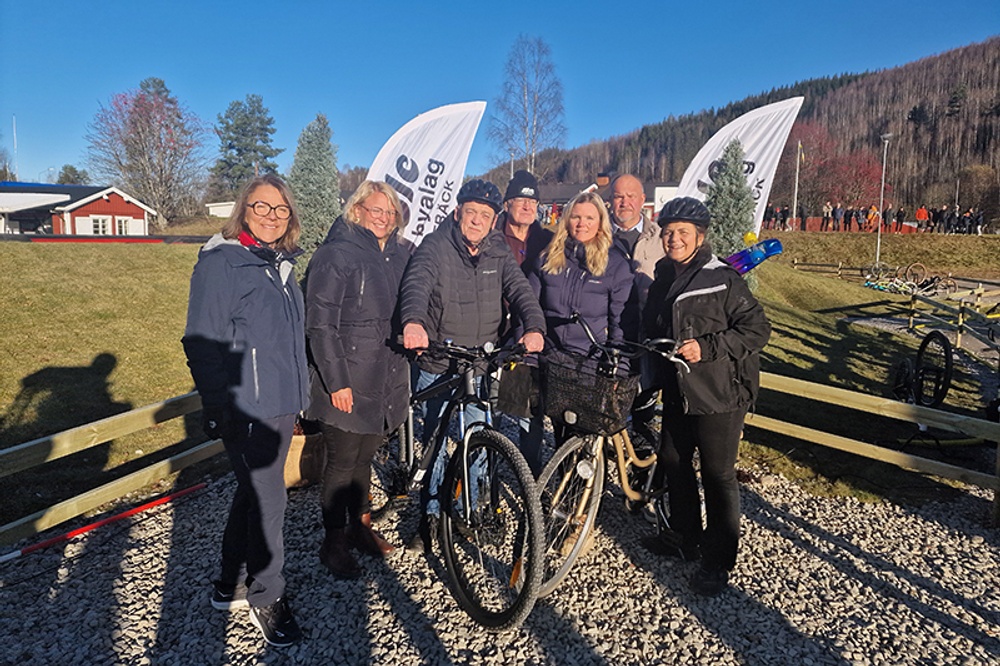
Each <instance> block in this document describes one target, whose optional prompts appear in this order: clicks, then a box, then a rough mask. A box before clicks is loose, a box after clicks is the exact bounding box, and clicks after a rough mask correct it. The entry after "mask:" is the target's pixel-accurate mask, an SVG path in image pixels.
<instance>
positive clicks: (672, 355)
mask: <svg viewBox="0 0 1000 666" xmlns="http://www.w3.org/2000/svg"><path fill="white" fill-rule="evenodd" d="M570 321H573V322H576V323H578V324H580V326H582V327H583V331H584V333H586V334H587V339H588V340H590V345H591V347H592V348H593V349H596V350H598V351H599V352H601V353H602V354H603V355H604V356H605V358H607V359H608V361H609V362H611V363H613V364H614V365H615V367H617V365H618V362H619V359H620V357H622V356H624V357H625V358H628V359H636V358H639V357H640V356H642V355H643V354H658V355H659V356H662V357H663V358H665V359H667V360H668V361H670V362H672V363H676V364H677V365H680V366H681V367H683V368H684V371H685V372H691V367H690V366H689V365H688V364H687V362H686V361H685V360H684V359H683V358H680V357H679V356H677V348H678V347H680V343H679V342H678V341H677V340H673V339H671V338H651V339H647V340H644V341H642V342H631V341H628V340H621V341H618V342H612V341H608V342H605V343H603V344H602V343H600V342H598V341H597V338H595V337H594V332H593V331H592V330H590V326H588V325H587V322H586V321H584V320H583V317H581V316H580V313H579V312H574V313H573V314H571V315H570Z"/></svg>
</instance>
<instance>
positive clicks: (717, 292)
mask: <svg viewBox="0 0 1000 666" xmlns="http://www.w3.org/2000/svg"><path fill="white" fill-rule="evenodd" d="M657 222H658V224H659V226H660V228H661V232H660V239H661V241H662V243H663V250H664V252H665V254H666V257H665V258H664V259H663V260H661V261H660V262H659V263H658V264H657V265H656V277H655V279H654V281H653V285H652V286H651V287H650V289H649V295H648V299H647V301H646V307H645V310H644V311H643V329H644V331H645V333H646V334H647V335H648V336H649V337H653V338H659V337H665V338H673V339H676V340H678V341H680V346H679V348H678V350H677V355H678V356H679V357H680V358H682V359H684V361H685V362H686V363H687V366H688V367H689V368H690V370H689V371H687V370H685V368H684V367H681V366H679V365H678V364H674V363H671V362H669V361H666V360H664V359H659V358H656V359H655V360H656V377H657V384H658V385H659V386H660V387H661V388H662V391H663V431H662V433H661V444H660V452H659V457H658V463H657V470H656V471H657V474H658V475H659V474H661V473H665V475H666V481H667V490H668V495H669V502H670V519H669V523H670V524H669V527H667V526H661V528H662V529H661V532H660V534H658V535H657V536H656V537H654V538H652V539H650V540H648V541H647V546H649V547H650V548H651V549H652V550H654V551H657V552H660V553H662V554H667V555H676V556H680V557H682V558H683V559H686V560H697V559H701V567H700V568H699V570H698V571H697V573H695V575H694V577H693V578H692V580H691V587H692V589H693V590H694V591H695V592H697V593H699V594H704V595H708V596H714V595H716V594H719V593H720V592H722V591H723V590H725V589H726V587H727V586H728V584H729V572H730V571H731V570H732V569H733V567H734V566H735V565H736V553H737V550H738V545H739V534H740V496H739V484H738V483H737V481H736V455H737V450H738V448H739V442H740V433H741V432H742V429H743V418H744V416H745V415H746V412H747V409H749V408H750V406H751V405H752V404H753V402H754V400H755V399H756V397H757V391H758V388H759V386H760V359H759V353H760V350H761V349H763V348H764V345H765V344H767V339H768V337H769V336H770V334H771V327H770V324H768V322H767V317H766V316H765V315H764V310H763V309H762V308H761V306H760V304H759V303H758V302H757V300H756V299H755V298H754V297H753V294H751V293H750V290H749V288H747V285H746V283H745V282H744V281H743V278H742V277H740V275H739V274H738V273H737V272H736V271H735V270H733V269H732V268H731V267H729V266H728V265H727V264H725V263H724V262H722V261H721V260H720V259H719V258H718V257H716V256H715V255H714V254H712V250H711V247H710V246H709V245H708V243H707V242H706V236H707V234H708V227H709V224H710V215H709V212H708V209H707V208H706V207H705V205H704V204H703V203H701V202H700V201H698V200H697V199H693V198H691V197H680V198H677V199H673V200H671V201H669V202H667V204H666V205H665V206H664V207H663V210H662V211H660V215H659V218H658V220H657ZM695 450H697V451H698V454H699V460H700V467H701V483H702V487H703V488H704V493H705V511H706V514H707V524H706V525H702V517H701V508H700V507H701V502H700V500H699V497H698V481H697V478H696V476H695V471H694V467H693V464H692V459H693V456H694V452H695Z"/></svg>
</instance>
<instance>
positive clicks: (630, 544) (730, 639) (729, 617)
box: [601, 487, 851, 665]
mask: <svg viewBox="0 0 1000 666" xmlns="http://www.w3.org/2000/svg"><path fill="white" fill-rule="evenodd" d="M741 492H744V493H745V492H746V490H745V488H743V487H741ZM612 501H614V502H615V503H617V504H619V505H620V502H621V499H620V497H618V496H616V497H614V499H613V500H612V498H610V497H605V499H604V505H603V506H602V509H601V510H602V512H604V511H607V510H608V509H609V508H610V509H612V510H616V511H624V509H622V508H620V506H615V507H609V506H607V505H608V504H610V503H611V502H612ZM632 528H634V529H632ZM601 529H602V530H603V531H604V532H605V534H607V535H608V536H610V537H611V538H612V539H614V540H615V541H616V542H617V543H618V544H619V545H620V547H621V548H622V550H623V551H624V552H625V553H626V555H627V556H628V558H629V559H630V560H631V561H632V562H633V563H635V565H636V566H637V567H639V568H640V569H644V570H646V571H648V572H649V573H650V574H651V575H652V576H654V578H655V579H656V581H657V583H658V584H659V585H660V586H661V587H662V588H663V589H664V590H665V591H666V592H667V594H668V595H669V596H670V597H672V598H673V599H675V600H676V602H677V603H678V604H679V605H683V606H684V607H685V608H686V609H687V610H688V612H690V613H691V614H692V615H693V616H694V617H695V618H697V620H698V621H699V622H700V623H701V624H702V625H703V626H704V627H705V628H706V629H707V630H708V631H710V632H712V633H714V634H715V635H716V636H717V637H718V638H719V639H720V640H721V641H722V642H724V643H725V644H726V645H727V646H728V647H729V648H730V649H731V650H732V651H733V652H734V653H735V655H736V660H737V662H739V663H741V664H776V663H787V664H801V663H819V664H834V665H839V664H844V665H846V664H850V663H851V662H850V660H848V659H845V658H844V657H843V656H842V655H841V654H840V651H839V650H838V649H837V648H836V647H835V646H833V645H832V644H827V642H826V641H824V640H823V639H822V638H819V637H814V636H807V635H806V634H803V633H802V632H800V631H799V630H798V629H796V628H795V627H793V626H792V625H791V624H790V623H789V622H788V620H787V619H786V618H785V617H784V616H783V615H782V614H781V612H779V611H778V610H776V609H774V608H771V607H769V606H767V605H765V604H762V603H761V602H759V601H758V600H756V599H754V598H753V597H751V596H749V595H747V594H746V593H745V592H743V591H742V590H740V589H739V588H738V587H730V589H729V590H727V591H726V592H724V593H723V594H722V595H720V596H719V597H715V598H706V597H701V596H699V595H697V594H695V593H694V592H692V591H691V590H690V588H689V584H688V580H689V578H690V576H691V575H693V574H694V572H695V570H696V567H697V565H696V564H693V563H682V562H678V561H676V560H671V559H667V558H664V557H662V556H659V555H655V554H653V553H651V552H649V551H648V550H646V549H645V548H644V547H643V546H642V545H641V543H640V541H639V539H640V537H641V536H642V535H644V534H651V533H652V529H651V527H650V526H649V524H648V523H645V522H644V521H643V519H642V518H640V517H638V516H633V517H631V519H627V518H626V519H624V520H602V521H601ZM685 633H686V632H685V630H684V627H683V626H681V627H679V628H678V629H676V630H675V632H674V633H673V634H672V635H669V634H668V635H659V636H657V637H656V638H658V639H659V640H660V641H662V648H661V649H662V650H663V653H661V654H669V653H667V650H668V649H676V648H675V647H674V645H673V644H674V643H678V644H682V643H683V642H684V639H685ZM674 656H677V655H674ZM807 659H808V660H811V661H810V662H806V660H807Z"/></svg>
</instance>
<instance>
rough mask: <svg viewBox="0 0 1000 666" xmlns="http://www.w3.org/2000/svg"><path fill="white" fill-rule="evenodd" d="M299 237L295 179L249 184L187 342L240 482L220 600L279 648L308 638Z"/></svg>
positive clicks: (208, 250) (210, 270) (212, 251)
mask: <svg viewBox="0 0 1000 666" xmlns="http://www.w3.org/2000/svg"><path fill="white" fill-rule="evenodd" d="M298 237H299V220H298V216H297V215H296V213H295V207H294V205H293V203H292V197H291V192H290V191H289V190H288V187H287V185H285V183H284V182H283V181H282V180H281V179H279V178H278V177H276V176H273V175H266V176H260V177H258V178H254V179H253V180H252V181H250V183H248V184H247V185H246V187H244V188H243V191H242V192H241V194H240V196H239V199H238V200H237V201H236V204H235V206H234V207H233V213H232V215H231V216H230V218H229V221H228V222H226V225H225V227H224V228H223V230H222V233H221V234H216V235H215V236H213V237H212V239H211V240H209V242H208V243H207V244H206V245H205V247H203V248H202V250H201V253H200V254H199V255H198V263H197V265H196V266H195V267H194V273H193V274H192V276H191V295H190V299H189V301H188V316H187V326H186V328H185V331H184V339H183V343H184V352H185V353H186V354H187V359H188V366H189V367H190V368H191V376H192V378H193V379H194V383H195V386H196V387H197V389H198V393H199V394H201V401H202V415H203V426H204V429H205V433H206V434H207V435H208V436H209V437H212V438H220V437H221V438H222V442H223V444H224V445H225V447H226V453H227V454H228V455H229V460H230V462H231V464H232V467H233V473H234V475H235V476H236V484H237V485H236V494H235V495H234V497H233V504H232V508H231V509H230V512H229V519H228V521H227V523H226V529H225V533H224V534H223V537H222V563H221V575H220V577H219V579H218V580H217V581H215V583H214V586H215V589H214V591H213V594H212V605H213V606H214V607H215V608H219V609H229V608H238V607H246V606H247V605H249V607H250V618H251V620H252V621H253V623H254V624H255V625H256V626H257V627H258V628H259V629H260V630H261V632H262V633H263V634H264V639H265V640H266V641H267V642H268V643H271V644H272V645H277V646H287V645H291V644H292V643H294V642H296V641H297V640H298V639H299V638H300V636H301V632H300V630H299V627H298V624H297V623H296V622H295V618H294V617H293V616H292V613H291V610H290V608H289V606H288V603H287V601H286V598H285V579H284V577H283V576H282V573H281V571H282V568H283V565H284V547H283V539H282V526H283V524H284V515H285V503H286V495H285V482H284V465H285V458H286V456H287V455H288V448H289V446H290V443H291V439H292V429H293V427H294V425H295V418H296V416H297V415H298V413H299V411H300V410H302V409H303V408H304V407H305V406H306V401H307V399H308V398H307V394H306V354H305V332H304V325H303V324H304V317H303V303H302V293H301V292H300V291H299V287H298V284H297V283H296V282H295V277H294V274H293V272H292V264H293V263H294V257H295V256H296V255H297V254H299V253H300V250H298V248H297V247H296V242H297V240H298ZM244 568H245V570H246V579H245V587H246V589H245V596H244V590H243V587H242V586H241V585H239V584H240V582H241V581H240V576H241V572H242V570H243V569H244Z"/></svg>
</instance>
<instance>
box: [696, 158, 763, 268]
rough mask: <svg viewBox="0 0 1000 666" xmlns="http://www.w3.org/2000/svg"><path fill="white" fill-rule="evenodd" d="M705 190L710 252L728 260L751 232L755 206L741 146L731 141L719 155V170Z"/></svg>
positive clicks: (740, 248) (742, 245)
mask: <svg viewBox="0 0 1000 666" xmlns="http://www.w3.org/2000/svg"><path fill="white" fill-rule="evenodd" d="M712 180H713V183H712V185H711V187H709V188H708V196H707V197H705V205H706V206H708V210H709V212H710V213H711V214H712V235H711V239H712V249H713V250H714V251H715V254H717V255H718V256H720V257H728V256H729V255H731V254H732V253H734V252H737V251H739V250H742V249H743V247H744V243H743V236H744V235H745V234H746V233H747V232H748V231H753V213H754V208H755V206H756V203H755V202H754V200H753V191H752V190H751V189H750V186H749V185H747V179H746V175H744V173H743V146H742V145H741V144H740V142H739V140H738V139H733V140H732V141H730V142H729V145H728V146H726V149H725V150H724V151H723V152H722V168H721V169H719V173H718V174H717V175H714V176H713V178H712Z"/></svg>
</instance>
